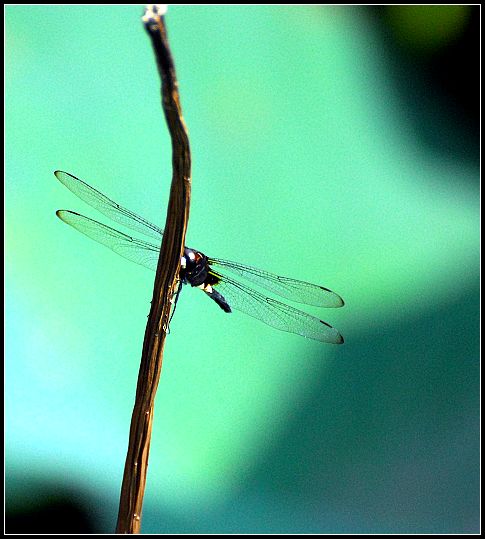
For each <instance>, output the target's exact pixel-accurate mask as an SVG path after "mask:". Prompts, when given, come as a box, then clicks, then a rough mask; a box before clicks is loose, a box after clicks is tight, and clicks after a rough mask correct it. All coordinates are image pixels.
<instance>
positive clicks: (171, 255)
mask: <svg viewBox="0 0 485 539" xmlns="http://www.w3.org/2000/svg"><path fill="white" fill-rule="evenodd" d="M143 22H144V23H145V27H146V30H147V32H148V34H149V36H150V38H151V40H152V45H153V48H154V51H155V56H156V59H157V65H158V71H159V73H160V76H161V79H162V106H163V111H164V113H165V118H166V121H167V124H168V129H169V131H170V136H171V138H172V167H173V176H172V186H171V189H170V199H169V203H168V210H167V219H166V224H165V232H164V235H163V241H162V246H161V249H160V257H159V259H158V267H157V273H156V277H155V285H154V289H153V299H152V305H151V309H150V314H149V316H148V323H147V327H146V331H145V339H144V342H143V352H142V357H141V364H140V371H139V373H138V383H137V388H136V396H135V406H134V409H133V414H132V418H131V427H130V440H129V445H128V453H127V456H126V463H125V470H124V474H123V484H122V487H121V496H120V507H119V513H118V523H117V527H116V532H117V533H139V531H140V526H141V511H142V504H143V494H144V491H145V481H146V473H147V467H148V453H149V449H150V438H151V430H152V421H153V402H154V399H155V393H156V390H157V386H158V381H159V379H160V372H161V368H162V357H163V348H164V345H165V337H166V334H167V328H168V324H169V317H170V310H171V307H172V299H173V296H174V292H175V291H176V289H177V285H178V275H179V271H180V258H181V256H182V255H183V251H184V244H185V232H186V228H187V221H188V217H189V205H190V187H191V177H190V176H191V160H190V148H189V139H188V135H187V129H186V127H185V123H184V120H183V117H182V111H181V108H180V101H179V94H178V83H177V79H176V76H175V67H174V64H173V60H172V55H171V53H170V48H169V45H168V41H167V33H166V29H165V22H164V17H163V12H161V11H160V10H159V9H158V8H157V6H156V5H155V6H153V5H152V6H148V7H147V8H146V10H145V15H144V17H143Z"/></svg>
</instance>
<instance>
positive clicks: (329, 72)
mask: <svg viewBox="0 0 485 539" xmlns="http://www.w3.org/2000/svg"><path fill="white" fill-rule="evenodd" d="M413 9H414V11H412V10H413ZM410 10H411V11H410ZM477 13H478V12H477V10H475V9H474V8H470V7H467V6H451V7H446V6H437V7H436V6H435V7H433V8H423V9H421V10H419V9H418V10H416V9H415V8H413V7H409V8H408V9H406V8H402V7H401V8H399V7H397V8H381V9H368V8H355V7H345V6H340V7H315V6H313V7H311V6H310V7H291V6H290V7H288V6H287V7H281V6H266V7H261V6H227V7H223V6H186V7H184V6H174V7H170V9H169V12H168V15H167V25H168V30H169V37H170V41H171V45H172V50H173V53H174V56H175V61H176V66H177V70H178V77H179V82H180V91H181V98H182V106H183V110H184V116H185V119H186V122H187V125H188V128H189V132H190V140H191V146H192V152H193V197H192V205H191V215H190V226H189V232H188V240H187V242H188V244H189V245H191V246H193V247H196V248H198V249H200V250H202V251H204V252H206V253H207V254H209V255H212V256H217V257H220V258H228V259H230V260H236V261H241V262H245V263H247V264H251V265H254V266H257V267H261V268H264V269H268V270H270V271H274V272H277V273H280V274H285V275H288V276H292V277H296V278H300V279H304V280H309V281H313V282H317V283H321V284H323V285H324V286H327V287H330V288H332V289H333V290H335V291H337V292H338V293H339V294H341V295H342V297H343V298H344V299H345V300H346V306H345V307H344V308H343V309H340V310H331V309H329V310H325V311H318V309H315V310H312V308H310V309H309V310H311V312H312V313H314V314H319V315H320V316H321V317H323V319H324V320H326V321H328V322H329V323H331V324H332V325H335V326H336V327H337V328H338V329H339V330H340V331H341V332H342V334H343V335H344V337H345V340H346V342H345V344H344V345H343V346H340V347H336V346H331V345H322V344H321V343H318V342H314V341H310V340H306V339H303V338H301V337H297V336H294V335H289V334H285V333H282V332H279V331H276V330H273V329H271V328H269V327H267V326H265V325H264V324H261V323H259V322H257V321H255V320H253V319H251V318H249V317H247V316H244V315H242V314H238V313H235V314H234V315H231V316H227V315H225V314H224V313H223V312H222V311H221V310H219V309H218V308H217V306H216V305H215V304H213V302H210V301H208V299H207V298H206V297H205V296H204V295H203V294H201V293H200V292H199V291H198V290H192V289H187V290H184V293H183V294H182V296H181V299H180V301H179V304H178V307H177V312H176V315H175V317H174V319H173V322H172V325H171V334H170V337H169V339H168V341H167V346H166V350H165V359H164V368H163V373H162V377H161V382H160V386H159V390H158V396H157V402H156V408H155V422H154V429H153V440H152V445H151V454H150V466H149V470H148V484H147V490H146V496H145V503H144V513H143V531H144V532H151V533H157V532H158V533H169V532H170V533H236V532H246V533H258V532H262V533H267V532H274V533H372V532H374V533H391V532H392V533H398V532H414V533H419V532H424V533H431V532H434V533H446V532H448V533H454V532H477V531H478V530H479V152H478V134H477V133H478V131H477V126H478V121H477V120H476V117H477V110H476V109H475V108H474V107H475V106H478V83H477V82H476V81H477V80H478V79H475V78H474V77H475V76H476V73H478V63H477V64H476V65H472V67H471V68H470V69H471V73H472V75H471V76H469V77H468V78H467V77H466V75H467V74H468V75H469V73H470V69H468V68H467V67H466V66H467V65H468V64H467V62H469V61H471V60H472V59H471V58H468V57H466V56H465V57H460V54H462V53H463V51H465V53H466V51H469V50H470V47H468V48H466V47H464V46H463V47H462V48H461V49H460V48H459V47H460V46H462V45H463V43H464V40H465V39H468V40H469V42H467V43H468V45H470V43H471V48H472V49H473V47H474V45H475V43H476V45H477V47H478V30H477V28H478V26H476V25H474V24H475V23H474V21H476V20H477ZM141 14H142V7H140V6H138V7H137V6H121V7H120V6H117V7H113V6H7V7H6V71H5V72H6V85H5V88H6V102H5V103H6V143H5V150H6V183H5V195H6V205H5V213H6V232H5V240H6V255H5V272H6V294H5V298H6V322H5V333H6V360H7V361H6V369H5V373H6V416H5V418H6V442H5V449H6V496H7V517H8V518H7V531H9V530H10V531H26V530H28V531H34V532H35V531H36V532H54V531H58V532H86V531H93V532H112V531H113V530H114V526H115V521H116V516H117V503H118V497H119V488H120V485H121V478H122V471H123V466H124V458H125V453H126V448H127V440H128V429H129V422H130V416H131V410H132V405H133V399H134V392H135V384H136V377H137V371H138V365H139V359H140V353H141V345H142V340H143V334H144V329H145V323H146V315H147V314H148V311H149V302H150V299H151V290H152V285H153V278H154V274H153V273H150V272H149V271H148V270H145V269H144V268H142V267H140V266H136V265H133V264H130V263H129V262H127V261H125V260H124V259H122V258H120V257H118V256H116V255H115V254H113V253H112V252H110V251H109V250H107V249H105V248H103V247H101V246H100V245H98V244H96V243H94V242H92V241H90V240H88V239H87V238H85V237H84V236H82V235H81V234H78V233H77V232H75V231H73V230H72V229H70V228H69V227H67V226H65V225H64V224H63V223H61V222H60V221H59V220H58V219H56V217H55V213H54V212H55V210H57V209H59V208H64V209H72V210H75V211H79V212H81V213H86V214H87V215H89V216H91V217H94V218H95V219H100V220H103V221H104V222H107V221H106V219H103V217H102V216H101V217H100V216H99V215H97V214H96V212H94V210H91V209H90V208H88V207H86V206H85V205H84V204H83V203H82V202H80V201H79V200H77V199H76V198H75V197H74V196H73V195H72V194H71V193H70V192H69V191H67V190H66V189H65V188H64V187H63V186H61V185H60V184H59V183H58V182H57V181H56V179H55V178H54V175H53V171H54V170H56V169H62V170H66V171H69V172H71V173H73V174H75V175H76V176H79V177H80V178H82V179H84V180H85V181H87V182H88V183H90V184H91V185H93V186H94V187H96V188H98V189H99V190H101V191H102V192H104V193H106V194H107V195H108V196H110V197H111V198H113V199H114V200H116V201H118V202H120V203H121V204H124V205H125V206H127V207H129V208H130V209H132V210H134V211H136V212H138V213H140V214H141V215H143V216H145V217H146V218H148V219H149V220H151V221H153V222H155V223H157V224H160V225H163V222H164V220H165V208H166V202H167V199H168V187H169V182H170V178H171V156H170V144H169V138H168V135H167V129H166V126H165V123H164V120H163V116H162V112H161V108H160V101H159V80H158V74H157V71H156V66H155V63H154V58H153V53H152V50H151V45H150V42H149V39H148V37H147V36H146V34H145V32H144V30H143V27H142V24H141V22H140V16H141ZM470 35H471V36H472V37H471V38H470ZM470 39H471V41H470ZM460 40H461V41H460ZM474 40H476V41H474ZM465 44H466V43H465ZM457 47H458V48H457ZM477 50H478V49H477ZM450 51H451V52H450ZM457 51H458V52H457ZM446 54H451V55H453V54H454V55H455V56H453V58H454V59H455V60H456V62H455V64H453V63H450V61H449V58H448V57H447V56H446ZM474 58H475V57H474ZM440 62H441V63H440ZM440 66H441V67H442V70H441V71H440ZM458 66H459V67H458ZM453 69H455V70H456V71H453ZM460 70H461V71H460ZM450 73H451V74H450ZM475 83H476V87H475ZM107 224H109V223H107ZM61 515H62V516H61Z"/></svg>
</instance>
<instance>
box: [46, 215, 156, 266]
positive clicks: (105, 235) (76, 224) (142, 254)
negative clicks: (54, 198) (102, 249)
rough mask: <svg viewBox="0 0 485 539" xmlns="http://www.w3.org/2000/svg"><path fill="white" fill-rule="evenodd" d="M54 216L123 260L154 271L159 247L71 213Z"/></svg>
mask: <svg viewBox="0 0 485 539" xmlns="http://www.w3.org/2000/svg"><path fill="white" fill-rule="evenodd" d="M56 215H57V217H59V219H61V220H62V221H64V223H66V224H68V225H70V226H72V227H73V228H75V229H76V230H78V231H79V232H82V233H83V234H84V235H86V236H88V238H91V239H93V240H94V241H97V242H98V243H101V245H105V246H106V247H108V248H109V249H111V250H112V251H114V252H115V253H116V254H118V255H120V256H122V257H123V258H126V259H127V260H131V261H132V262H135V264H140V266H144V267H145V268H148V269H151V270H153V271H156V269H157V264H158V256H159V254H160V246H158V247H157V246H156V245H154V244H152V243H148V242H147V241H142V240H138V239H135V238H132V237H131V236H128V235H127V234H123V233H122V232H119V231H118V230H115V229H114V228H111V227H109V226H106V225H103V224H102V223H99V222H98V221H94V220H93V219H89V218H88V217H85V216H84V215H80V214H79V213H75V212H73V211H69V210H59V211H57V212H56Z"/></svg>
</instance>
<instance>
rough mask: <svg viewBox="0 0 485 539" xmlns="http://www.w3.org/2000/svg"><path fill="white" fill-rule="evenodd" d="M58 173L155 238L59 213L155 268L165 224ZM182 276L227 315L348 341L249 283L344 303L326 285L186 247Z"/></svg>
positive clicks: (306, 299) (99, 206)
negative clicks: (135, 234) (271, 271)
mask: <svg viewBox="0 0 485 539" xmlns="http://www.w3.org/2000/svg"><path fill="white" fill-rule="evenodd" d="M54 174H55V176H56V178H57V179H58V180H59V181H60V182H61V183H62V184H63V185H64V186H65V187H67V188H68V189H69V190H70V191H71V192H72V193H74V194H75V195H76V196H77V197H78V198H80V199H81V200H82V201H83V202H85V203H86V204H88V205H89V206H91V207H92V208H94V209H95V210H97V211H99V212H100V213H101V214H103V215H104V216H105V217H108V218H109V219H111V220H112V221H113V222H115V223H117V224H119V225H122V226H124V227H126V228H129V229H130V230H133V231H135V232H137V233H139V234H142V235H143V236H145V237H148V238H152V239H153V240H155V241H154V242H149V241H146V240H141V239H138V238H135V237H132V236H129V235H128V234H125V233H124V232H121V231H119V230H117V229H115V228H112V227H110V226H107V225H105V224H103V223H100V222H99V221H95V220H94V219H91V218H89V217H86V216H84V215H81V214H79V213H76V212H74V211H70V210H58V211H57V212H56V215H57V217H59V218H60V219H61V220H62V221H63V222H64V223H66V224H68V225H70V226H71V227H73V228H75V229H76V230H78V231H79V232H81V233H83V234H84V235H86V236H88V237H89V238H91V239H92V240H94V241H96V242H98V243H100V244H102V245H104V246H106V247H108V248H109V249H111V250H112V251H114V252H115V253H116V254H118V255H120V256H122V257H124V258H126V259H127V260H130V261H131V262H134V263H136V264H139V265H141V266H144V267H146V268H148V269H151V270H153V271H156V269H157V264H158V258H159V254H160V245H161V241H162V236H163V230H162V229H161V228H159V227H158V226H156V225H154V224H153V223H150V222H149V221H147V220H146V219H144V218H143V217H141V216H139V215H137V214H136V213H134V212H132V211H131V210H129V209H127V208H125V207H123V206H121V205H120V204H117V203H116V202H114V201H113V200H111V199H110V198H108V197H107V196H106V195H103V194H102V193H101V192H100V191H98V190H96V189H95V188H94V187H91V186H90V185H88V184H87V183H86V182H84V181H83V180H80V179H79V178H76V176H73V175H72V174H69V173H68V172H63V171H61V170H57V171H55V172H54ZM179 280H180V283H181V287H182V286H183V285H185V284H189V285H191V286H192V287H197V288H200V289H201V290H202V291H203V292H205V294H206V295H207V296H209V297H210V298H211V299H212V300H213V301H214V302H215V303H216V304H217V305H219V307H220V308H221V309H222V310H223V311H224V312H226V313H230V312H232V309H233V308H234V309H236V310H238V311H240V312H243V313H245V314H247V315H250V316H252V317H253V318H256V319H257V320H260V321H261V322H264V323H265V324H267V325H269V326H271V327H273V328H276V329H279V330H282V331H287V332H289V333H294V334H297V335H301V336H303V337H307V338H309V339H314V340H317V341H320V342H324V343H331V344H342V343H343V342H344V339H343V337H342V335H341V334H340V333H339V332H338V330H337V329H335V328H334V327H332V326H331V325H330V324H328V323H327V322H324V321H322V320H319V319H318V318H316V317H315V316H312V315H310V314H308V313H306V312H304V311H301V310H299V309H296V308H295V307H292V306H290V305H287V304H286V303H283V302H282V301H278V300H276V299H274V298H271V297H267V296H266V295H265V294H263V293H261V292H258V291H257V290H255V289H254V286H251V285H256V286H257V287H259V288H262V289H263V290H266V291H268V292H271V293H273V294H275V295H277V296H279V297H281V298H284V299H287V300H290V301H293V302H295V303H303V304H306V305H313V306H317V307H334V308H335V307H342V306H343V305H344V301H343V299H342V298H341V297H340V296H339V295H338V294H336V293H335V292H332V291H331V290H330V289H328V288H325V287H323V286H319V285H316V284H312V283H307V282H305V281H299V280H296V279H291V278H289V277H282V276H280V275H276V274H274V273H270V272H268V271H264V270H260V269H257V268H253V267H251V266H247V265H245V264H240V263H237V262H231V261H229V260H223V259H220V258H212V257H208V256H206V255H204V254H203V253H202V252H200V251H197V250H196V249H191V248H189V247H185V248H184V254H183V256H182V257H181V264H180V274H179ZM246 282H247V283H250V284H246ZM181 287H180V289H179V292H180V290H181Z"/></svg>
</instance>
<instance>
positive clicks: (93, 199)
mask: <svg viewBox="0 0 485 539" xmlns="http://www.w3.org/2000/svg"><path fill="white" fill-rule="evenodd" d="M54 174H55V176H56V178H57V179H58V180H59V181H60V182H61V183H62V184H63V185H65V186H66V187H67V188H68V189H69V190H70V191H72V192H73V193H74V194H75V195H76V196H77V197H79V198H80V199H81V200H82V201H83V202H85V203H86V204H89V206H91V207H92V208H94V209H95V210H98V211H99V212H100V213H102V214H103V215H106V217H109V218H110V219H111V220H112V221H114V222H116V223H119V224H121V225H123V226H126V227H127V228H130V229H131V230H135V231H136V232H140V233H142V234H145V235H146V236H150V237H151V238H156V239H157V240H159V239H160V236H161V235H162V234H163V230H162V229H161V228H159V227H158V226H156V225H154V224H152V223H150V222H149V221H147V220H146V219H143V217H140V216H139V215H137V214H136V213H134V212H132V211H130V210H128V209H127V208H124V207H123V206H120V205H119V204H117V203H116V202H114V201H113V200H111V199H109V198H108V197H107V196H105V195H103V193H100V192H99V191H97V190H96V189H94V187H91V186H90V185H88V184H87V183H86V182H83V181H82V180H80V179H79V178H76V176H73V175H72V174H69V173H68V172H63V171H61V170H56V171H55V172H54Z"/></svg>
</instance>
